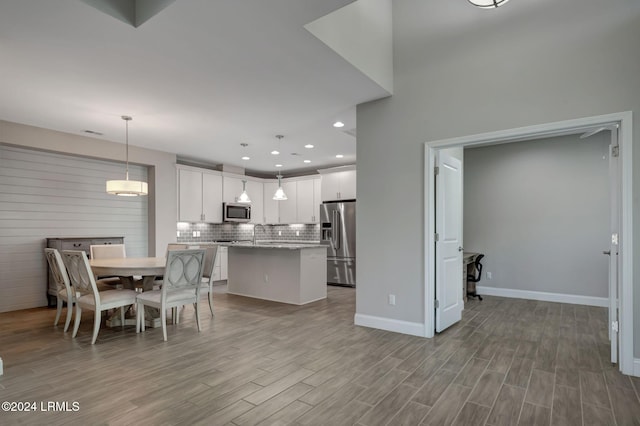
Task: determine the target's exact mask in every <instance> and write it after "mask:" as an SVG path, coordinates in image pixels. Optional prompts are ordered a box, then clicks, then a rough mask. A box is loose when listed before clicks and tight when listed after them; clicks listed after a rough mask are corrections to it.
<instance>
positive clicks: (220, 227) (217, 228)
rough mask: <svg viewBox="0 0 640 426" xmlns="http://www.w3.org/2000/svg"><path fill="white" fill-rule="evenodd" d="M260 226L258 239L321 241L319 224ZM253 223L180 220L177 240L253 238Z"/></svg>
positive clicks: (201, 240) (238, 239)
mask: <svg viewBox="0 0 640 426" xmlns="http://www.w3.org/2000/svg"><path fill="white" fill-rule="evenodd" d="M263 226H264V230H263V229H262V228H260V227H258V236H257V239H258V240H298V241H319V240H320V225H319V224H295V225H263ZM253 227H254V225H253V224H248V223H184V222H178V225H177V232H178V234H177V242H178V243H195V242H198V243H200V242H206V241H218V240H234V241H240V240H252V239H253Z"/></svg>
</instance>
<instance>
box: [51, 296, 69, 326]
mask: <svg viewBox="0 0 640 426" xmlns="http://www.w3.org/2000/svg"><path fill="white" fill-rule="evenodd" d="M56 299H57V300H58V303H57V307H56V319H54V320H53V325H58V321H59V320H60V315H61V314H62V303H63V301H62V298H61V297H60V296H59V295H58V296H57V297H56ZM67 309H69V306H68V305H67ZM65 331H66V330H65Z"/></svg>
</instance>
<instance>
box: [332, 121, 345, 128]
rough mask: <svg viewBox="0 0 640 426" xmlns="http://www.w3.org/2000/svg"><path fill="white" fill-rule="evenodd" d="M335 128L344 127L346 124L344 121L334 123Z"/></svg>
mask: <svg viewBox="0 0 640 426" xmlns="http://www.w3.org/2000/svg"><path fill="white" fill-rule="evenodd" d="M333 127H338V128H340V127H344V123H343V122H342V121H336V122H335V123H333Z"/></svg>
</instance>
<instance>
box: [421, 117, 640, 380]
mask: <svg viewBox="0 0 640 426" xmlns="http://www.w3.org/2000/svg"><path fill="white" fill-rule="evenodd" d="M599 127H605V128H617V139H618V147H619V148H618V149H619V153H618V154H619V157H618V167H619V171H618V173H617V182H616V185H615V186H616V187H617V190H618V194H619V198H618V200H616V203H617V207H618V208H619V212H620V214H619V218H620V224H619V232H618V233H617V235H615V236H612V237H614V238H615V239H616V241H615V243H616V245H617V249H618V253H619V256H618V260H619V262H618V264H617V268H616V270H615V271H614V272H616V273H617V279H618V283H619V284H618V286H619V295H618V297H617V298H615V295H614V296H611V294H610V298H611V297H614V299H611V300H613V301H617V309H618V313H619V315H618V318H619V320H618V330H619V339H618V340H619V343H620V344H619V368H620V371H622V372H623V373H624V374H633V300H632V286H633V276H632V273H633V266H632V260H633V255H632V249H633V247H632V242H633V237H632V236H633V233H632V217H633V216H632V213H633V212H632V188H631V187H632V182H631V170H632V158H631V157H632V155H631V150H632V140H633V139H632V113H631V112H623V113H615V114H609V115H603V116H597V117H588V118H582V119H576V120H568V121H562V122H555V123H548V124H543V125H537V126H530V127H523V128H517V129H510V130H504V131H498V132H491V133H484V134H479V135H472V136H465V137H460V138H453V139H445V140H439V141H430V142H427V143H425V174H424V179H425V181H424V184H425V238H424V240H425V248H424V252H425V301H424V306H425V312H424V319H425V329H424V330H425V336H426V337H433V335H434V330H435V322H436V320H435V315H434V313H436V312H437V308H436V303H435V294H436V286H437V285H438V283H439V281H438V280H439V278H438V277H437V276H436V270H437V268H436V250H435V248H436V238H437V235H436V232H437V231H436V227H435V226H436V221H435V218H436V215H437V212H436V190H435V185H434V179H435V171H436V167H437V165H438V164H437V163H436V161H437V158H438V155H437V154H438V153H439V151H440V150H442V149H446V148H455V147H479V146H483V145H494V144H505V143H512V142H521V141H527V140H539V139H543V138H548V137H554V136H563V135H572V134H582V133H585V132H588V131H592V130H593V129H595V128H599ZM612 133H613V132H612ZM612 349H613V348H612Z"/></svg>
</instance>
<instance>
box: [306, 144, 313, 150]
mask: <svg viewBox="0 0 640 426" xmlns="http://www.w3.org/2000/svg"><path fill="white" fill-rule="evenodd" d="M304 147H305V148H307V149H311V148H313V145H311V144H310V143H308V144H306V145H305V146H304Z"/></svg>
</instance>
